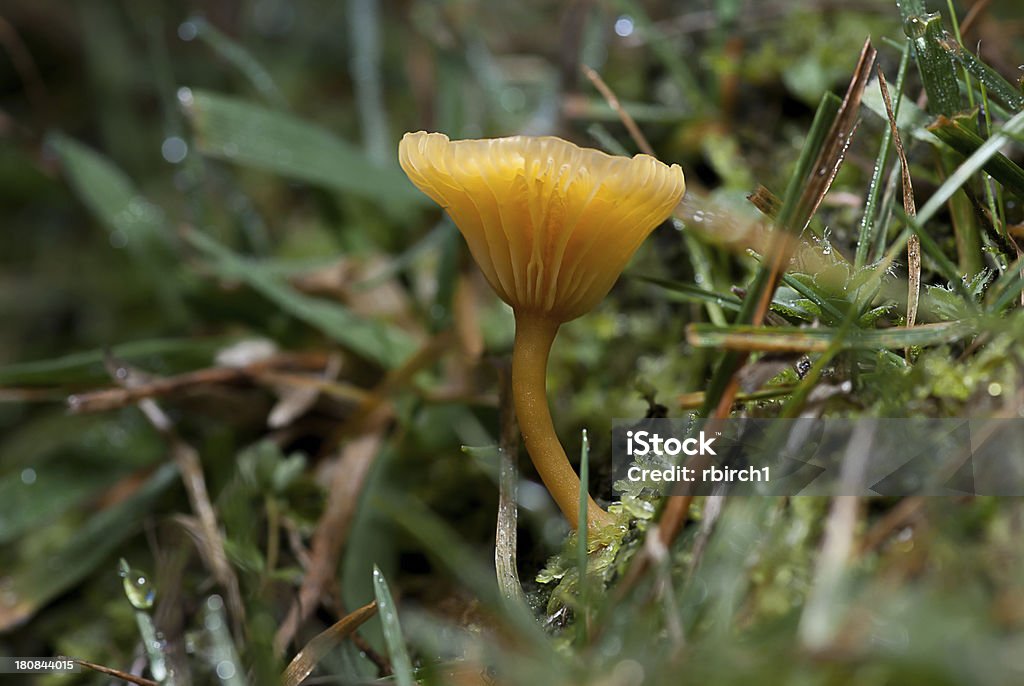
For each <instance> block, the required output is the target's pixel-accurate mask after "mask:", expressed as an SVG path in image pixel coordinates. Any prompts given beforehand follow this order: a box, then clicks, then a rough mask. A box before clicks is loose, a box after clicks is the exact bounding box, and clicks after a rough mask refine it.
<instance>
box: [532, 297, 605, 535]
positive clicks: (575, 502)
mask: <svg viewBox="0 0 1024 686" xmlns="http://www.w3.org/2000/svg"><path fill="white" fill-rule="evenodd" d="M559 326H560V322H559V321H557V320H554V319H549V318H545V317H543V316H537V315H532V314H520V313H517V314H516V338H515V343H514V345H513V348H512V398H513V402H514V403H515V407H516V418H517V419H518V420H519V429H520V431H521V433H522V435H523V442H524V443H526V451H527V452H528V453H529V454H530V459H531V460H533V465H534V467H536V468H537V472H538V473H539V474H540V478H541V480H542V481H543V482H544V485H545V486H547V489H548V492H550V493H551V496H552V497H553V498H554V499H555V502H556V503H557V504H558V507H559V508H560V509H561V510H562V514H564V515H565V518H566V519H568V520H569V524H570V525H571V526H572V528H573V529H576V528H577V527H578V525H579V522H578V519H579V495H580V479H579V477H578V476H577V475H576V472H575V471H574V470H573V468H572V465H570V464H569V458H567V457H566V455H565V450H563V449H562V444H561V443H560V442H559V440H558V434H556V433H555V427H554V424H553V423H552V421H551V411H550V410H549V408H548V397H547V368H548V354H549V353H550V352H551V344H552V343H553V342H554V340H555V335H556V334H557V333H558V327H559ZM587 498H588V503H587V523H588V526H589V528H591V529H594V528H598V527H602V526H607V525H608V524H610V523H612V522H613V521H614V519H613V518H612V516H611V515H609V514H608V513H607V512H605V511H604V510H603V509H601V508H600V507H599V506H598V504H597V503H595V502H594V499H593V498H591V497H590V496H589V495H588V496H587Z"/></svg>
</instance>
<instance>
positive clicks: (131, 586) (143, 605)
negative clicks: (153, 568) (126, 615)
mask: <svg viewBox="0 0 1024 686" xmlns="http://www.w3.org/2000/svg"><path fill="white" fill-rule="evenodd" d="M119 574H120V576H121V584H122V585H123V586H124V594H125V596H127V598H128V602H129V603H131V604H132V607H134V608H135V609H136V610H148V609H150V608H151V607H153V601H154V600H156V589H155V588H153V584H151V583H150V581H149V579H148V578H147V577H146V575H145V573H143V572H141V571H139V570H138V569H132V568H130V567H129V566H128V563H127V562H126V561H125V560H123V559H122V560H121V564H120V571H119Z"/></svg>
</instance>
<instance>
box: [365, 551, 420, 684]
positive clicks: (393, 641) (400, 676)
mask: <svg viewBox="0 0 1024 686" xmlns="http://www.w3.org/2000/svg"><path fill="white" fill-rule="evenodd" d="M373 593H374V595H375V596H376V597H377V609H378V611H379V612H380V622H381V625H382V626H383V628H384V642H385V643H386V644H387V646H388V657H390V658H391V668H392V669H393V670H394V672H395V681H397V682H398V686H414V685H415V683H416V680H415V679H414V678H413V674H412V660H410V659H409V651H408V650H406V648H405V638H404V637H403V636H402V627H401V626H400V625H399V623H398V608H397V607H395V600H394V598H392V597H391V589H389V588H388V582H387V580H385V579H384V575H383V574H381V571H380V569H378V568H377V565H374V566H373Z"/></svg>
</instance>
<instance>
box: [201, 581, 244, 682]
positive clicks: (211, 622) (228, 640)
mask: <svg viewBox="0 0 1024 686" xmlns="http://www.w3.org/2000/svg"><path fill="white" fill-rule="evenodd" d="M202 626H203V629H204V630H205V634H206V642H207V645H208V646H209V647H208V650H207V651H206V652H204V656H205V657H206V659H207V661H208V664H209V666H210V668H211V670H212V671H213V673H214V674H216V675H217V680H218V681H219V682H220V683H221V686H248V680H247V679H246V675H245V670H244V669H243V668H242V660H241V659H240V657H239V655H238V648H236V647H235V641H234V639H233V638H232V637H231V631H230V630H229V629H228V626H229V624H228V616H227V612H226V611H225V609H224V599H223V598H221V597H220V596H219V595H211V596H209V597H208V598H207V599H206V602H204V603H203V609H202Z"/></svg>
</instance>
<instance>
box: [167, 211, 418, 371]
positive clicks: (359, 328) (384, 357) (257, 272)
mask: <svg viewBox="0 0 1024 686" xmlns="http://www.w3.org/2000/svg"><path fill="white" fill-rule="evenodd" d="M185 237H186V239H187V240H188V241H189V243H191V244H192V245H193V246H195V247H196V248H197V249H198V250H200V251H201V252H202V253H204V254H205V255H206V256H207V257H209V258H211V260H212V266H213V269H214V270H215V271H216V272H217V273H218V274H219V275H220V276H222V277H224V278H228V279H237V280H240V281H243V282H245V283H246V284H248V285H249V286H250V287H251V288H253V289H254V290H256V291H257V292H259V293H260V294H261V295H263V297H265V298H267V299H268V300H270V301H271V302H274V303H275V304H277V305H278V307H280V308H281V309H282V310H285V311H286V312H288V313H289V314H291V315H292V316H294V317H296V318H297V319H299V320H301V321H304V322H306V323H307V324H309V325H310V326H312V327H314V328H316V329H319V330H320V331H322V332H323V333H325V334H327V335H328V336H330V337H331V338H333V339H334V340H336V341H338V342H339V343H341V344H343V345H345V346H347V347H348V348H350V349H352V350H353V351H354V352H357V353H359V354H360V355H362V356H363V357H365V358H367V359H369V360H374V361H376V362H378V363H380V364H382V365H384V366H385V367H394V366H396V365H397V364H398V363H399V362H401V361H402V360H404V359H405V358H406V357H408V356H409V355H410V354H412V352H413V349H414V347H415V346H414V344H413V342H412V341H411V340H410V339H409V338H408V337H407V336H406V335H405V333H403V332H402V331H401V330H399V329H397V328H395V327H393V326H389V325H388V324H386V323H384V322H381V321H378V320H373V319H364V318H362V317H358V316H356V315H355V314H353V313H352V312H350V311H349V310H348V309H346V308H344V307H342V306H341V305H339V304H338V303H334V302H330V301H327V300H322V299H320V298H314V297H311V296H308V295H305V294H303V293H300V292H299V291H297V290H295V289H294V288H292V287H291V286H289V285H288V284H287V283H286V282H285V281H283V280H281V279H280V278H277V277H275V276H273V275H272V274H271V273H269V272H267V271H266V270H264V269H263V268H262V267H261V265H260V263H259V262H257V261H254V260H251V259H246V258H244V257H240V256H238V255H236V254H235V253H233V252H232V251H231V250H229V249H228V248H226V247H224V246H223V245H221V244H220V243H218V242H217V241H215V240H213V239H212V238H210V237H209V236H207V235H206V234H203V233H201V232H199V231H196V230H190V231H188V232H186V234H185Z"/></svg>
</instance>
